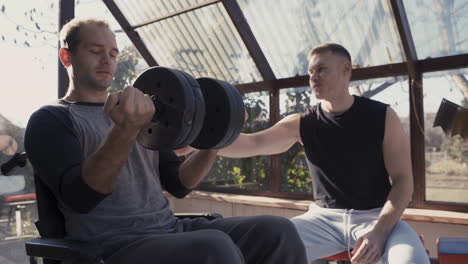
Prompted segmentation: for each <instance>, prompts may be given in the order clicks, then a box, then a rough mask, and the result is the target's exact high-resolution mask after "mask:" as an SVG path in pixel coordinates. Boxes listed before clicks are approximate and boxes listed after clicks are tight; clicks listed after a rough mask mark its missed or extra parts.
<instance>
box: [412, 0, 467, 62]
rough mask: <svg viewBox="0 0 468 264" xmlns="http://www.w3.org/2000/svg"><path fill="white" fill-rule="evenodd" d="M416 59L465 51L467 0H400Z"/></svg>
mask: <svg viewBox="0 0 468 264" xmlns="http://www.w3.org/2000/svg"><path fill="white" fill-rule="evenodd" d="M403 2H404V5H405V10H406V14H407V17H408V22H409V24H410V28H411V34H412V36H413V40H414V45H415V47H416V52H417V55H418V59H426V58H428V57H431V58H435V57H442V56H449V55H457V54H462V53H468V33H467V30H466V28H467V27H468V15H467V12H468V0H453V1H446V0H433V1H426V0H404V1H403Z"/></svg>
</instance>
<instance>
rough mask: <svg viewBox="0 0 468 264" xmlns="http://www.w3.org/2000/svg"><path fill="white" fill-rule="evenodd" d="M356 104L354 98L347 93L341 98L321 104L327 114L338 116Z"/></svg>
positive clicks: (322, 101)
mask: <svg viewBox="0 0 468 264" xmlns="http://www.w3.org/2000/svg"><path fill="white" fill-rule="evenodd" d="M353 103H354V96H352V95H350V94H349V93H346V95H344V96H341V97H335V98H333V99H331V100H326V99H323V100H321V102H320V105H321V107H322V109H323V110H324V111H325V112H328V113H333V114H338V113H343V112H346V110H348V109H349V108H350V107H351V106H352V105H353Z"/></svg>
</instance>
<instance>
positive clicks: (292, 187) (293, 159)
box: [279, 86, 317, 193]
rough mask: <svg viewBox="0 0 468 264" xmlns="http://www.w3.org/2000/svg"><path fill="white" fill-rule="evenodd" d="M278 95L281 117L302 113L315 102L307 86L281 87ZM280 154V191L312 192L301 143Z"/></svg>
mask: <svg viewBox="0 0 468 264" xmlns="http://www.w3.org/2000/svg"><path fill="white" fill-rule="evenodd" d="M279 96H280V114H281V117H282V118H284V117H286V116H288V115H290V114H294V113H304V112H305V111H306V109H307V108H308V107H309V106H312V105H315V104H316V103H317V99H315V96H314V95H313V94H312V91H311V90H310V87H308V86H306V87H299V88H289V89H281V90H280V94H279ZM280 156H281V157H280V159H281V167H280V168H281V171H280V191H282V192H292V193H312V179H311V177H310V175H309V170H308V167H307V158H306V156H305V152H304V148H303V147H302V145H301V144H299V143H296V144H294V145H293V146H292V147H291V148H290V149H289V150H288V151H287V152H285V153H282V154H281V155H280Z"/></svg>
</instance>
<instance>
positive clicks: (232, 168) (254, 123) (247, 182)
mask: <svg viewBox="0 0 468 264" xmlns="http://www.w3.org/2000/svg"><path fill="white" fill-rule="evenodd" d="M244 104H245V107H246V109H247V112H248V114H249V118H248V119H247V121H246V123H245V124H244V129H243V132H244V133H253V132H257V131H260V130H264V129H266V128H268V127H269V114H270V110H269V98H268V93H266V92H255V93H248V94H245V95H244ZM269 161H270V158H269V156H256V157H252V158H245V159H230V158H222V157H218V158H217V160H216V164H215V165H214V166H213V169H212V170H211V172H210V174H209V175H208V176H207V177H206V178H205V180H204V181H203V182H202V183H201V186H210V187H213V186H216V187H220V188H239V189H248V190H268V189H269V186H268V182H269V180H268V177H267V176H268V171H269V163H270V162H269Z"/></svg>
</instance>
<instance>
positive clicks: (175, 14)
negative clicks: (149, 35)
mask: <svg viewBox="0 0 468 264" xmlns="http://www.w3.org/2000/svg"><path fill="white" fill-rule="evenodd" d="M220 1H221V0H210V1H206V2H203V3H199V4H196V5H193V6H191V7H188V8H184V9H181V10H179V11H176V12H172V13H170V14H168V15H165V16H161V17H158V18H155V19H151V20H149V21H146V22H143V23H141V24H138V25H134V26H133V27H132V28H133V29H137V28H139V27H143V26H147V25H150V24H153V23H156V22H159V21H163V20H166V19H168V18H171V17H175V16H178V15H181V14H185V13H188V12H192V11H194V10H197V9H200V8H202V7H205V6H210V5H212V4H216V3H219V2H220Z"/></svg>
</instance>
